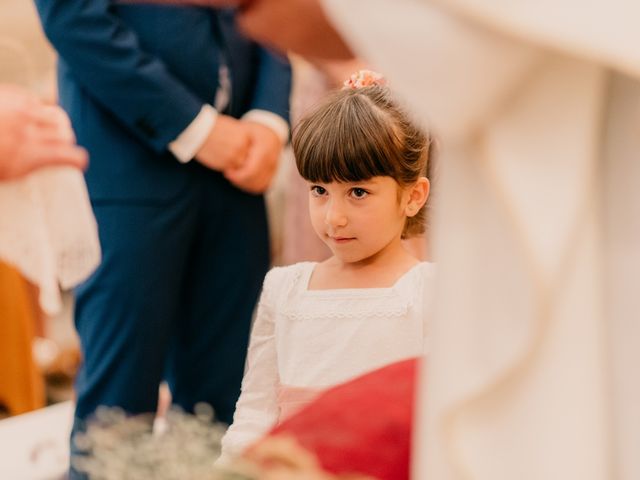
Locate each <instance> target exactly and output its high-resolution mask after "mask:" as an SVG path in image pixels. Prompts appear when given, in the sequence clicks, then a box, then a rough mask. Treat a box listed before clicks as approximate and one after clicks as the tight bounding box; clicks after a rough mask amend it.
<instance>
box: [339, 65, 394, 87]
mask: <svg viewBox="0 0 640 480" xmlns="http://www.w3.org/2000/svg"><path fill="white" fill-rule="evenodd" d="M386 84H387V81H386V79H385V78H384V77H383V76H382V75H381V74H379V73H378V72H374V71H372V70H358V71H357V72H356V73H354V74H353V75H351V76H350V77H349V79H348V80H345V82H344V87H343V88H351V89H354V90H355V89H356V88H362V87H368V86H370V85H386Z"/></svg>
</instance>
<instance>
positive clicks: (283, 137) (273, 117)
mask: <svg viewBox="0 0 640 480" xmlns="http://www.w3.org/2000/svg"><path fill="white" fill-rule="evenodd" d="M242 119H243V120H250V121H252V122H256V123H261V124H262V125H264V126H265V127H268V128H270V129H271V130H273V133H275V134H276V135H277V136H278V138H279V139H280V141H281V142H282V144H283V145H284V144H286V143H287V142H288V141H289V125H288V124H287V122H286V121H285V120H284V118H282V117H281V116H280V115H278V114H275V113H273V112H268V111H267V110H249V111H248V112H247V113H245V114H244V115H243V116H242Z"/></svg>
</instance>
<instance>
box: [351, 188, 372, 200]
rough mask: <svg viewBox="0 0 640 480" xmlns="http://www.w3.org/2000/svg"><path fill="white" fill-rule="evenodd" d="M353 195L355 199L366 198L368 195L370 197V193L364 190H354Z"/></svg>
mask: <svg viewBox="0 0 640 480" xmlns="http://www.w3.org/2000/svg"><path fill="white" fill-rule="evenodd" d="M351 195H352V196H353V197H355V198H364V197H366V196H367V195H369V192H367V191H366V190H365V189H364V188H358V187H356V188H354V189H353V190H351Z"/></svg>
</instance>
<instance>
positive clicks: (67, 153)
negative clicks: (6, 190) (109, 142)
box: [0, 85, 87, 180]
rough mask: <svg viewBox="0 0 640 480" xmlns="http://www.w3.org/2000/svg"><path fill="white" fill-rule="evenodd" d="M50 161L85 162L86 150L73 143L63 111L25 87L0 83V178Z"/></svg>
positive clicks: (19, 174) (80, 164) (81, 164)
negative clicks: (48, 103)
mask: <svg viewBox="0 0 640 480" xmlns="http://www.w3.org/2000/svg"><path fill="white" fill-rule="evenodd" d="M53 165H69V166H72V167H75V168H79V169H84V168H85V167H86V165H87V152H86V151H85V150H84V149H82V148H80V147H78V146H77V145H75V136H74V134H73V130H72V128H71V123H70V122H69V118H68V117H67V115H66V113H65V112H64V111H63V110H62V109H61V108H59V107H57V106H53V105H45V104H43V103H42V102H41V101H40V100H39V99H38V98H37V97H35V96H34V95H33V94H31V93H30V92H29V91H27V90H24V89H22V88H19V87H14V86H10V85H2V86H0V180H10V179H14V178H19V177H22V176H24V175H26V174H28V173H30V172H32V171H33V170H35V169H38V168H42V167H46V166H53Z"/></svg>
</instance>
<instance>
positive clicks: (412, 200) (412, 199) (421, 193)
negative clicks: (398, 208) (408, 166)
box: [404, 177, 431, 217]
mask: <svg viewBox="0 0 640 480" xmlns="http://www.w3.org/2000/svg"><path fill="white" fill-rule="evenodd" d="M430 189H431V184H430V183H429V179H428V178H427V177H420V178H418V180H417V181H416V183H414V184H413V185H412V186H410V187H409V197H408V201H407V205H406V207H405V210H404V213H405V215H406V216H407V217H413V216H415V215H416V214H417V213H418V212H419V211H420V209H421V208H422V207H423V206H424V204H425V203H426V201H427V198H429V191H430Z"/></svg>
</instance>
